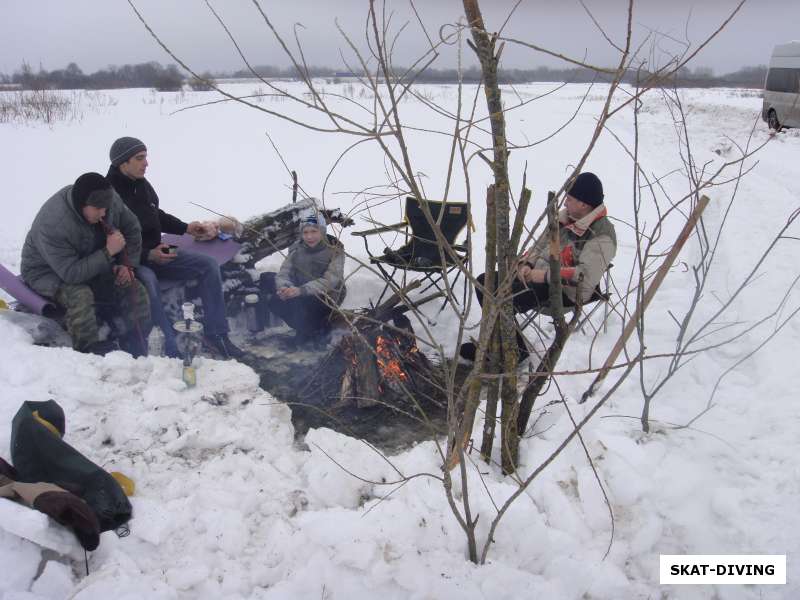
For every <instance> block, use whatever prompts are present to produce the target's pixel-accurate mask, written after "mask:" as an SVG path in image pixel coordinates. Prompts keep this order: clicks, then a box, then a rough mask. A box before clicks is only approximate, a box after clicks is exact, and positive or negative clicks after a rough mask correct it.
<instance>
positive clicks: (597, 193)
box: [567, 173, 604, 208]
mask: <svg viewBox="0 0 800 600" xmlns="http://www.w3.org/2000/svg"><path fill="white" fill-rule="evenodd" d="M567 193H568V194H569V195H570V196H572V197H573V198H575V199H576V200H580V201H581V202H583V203H585V204H588V205H589V206H591V207H592V208H597V207H598V206H600V205H601V204H602V203H603V197H604V196H603V184H602V183H601V182H600V178H599V177H597V175H595V174H594V173H581V174H580V175H578V176H577V177H576V178H575V183H573V184H572V187H571V188H570V190H569V192H567Z"/></svg>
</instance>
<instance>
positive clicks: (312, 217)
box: [300, 211, 328, 237]
mask: <svg viewBox="0 0 800 600" xmlns="http://www.w3.org/2000/svg"><path fill="white" fill-rule="evenodd" d="M327 225H328V224H327V223H326V222H325V216H324V215H323V214H322V213H321V212H317V211H314V212H313V213H309V214H308V215H306V216H304V217H303V218H302V219H301V220H300V235H302V234H303V230H304V229H305V228H306V227H316V228H317V229H319V231H320V233H321V234H322V237H325V232H326V229H327Z"/></svg>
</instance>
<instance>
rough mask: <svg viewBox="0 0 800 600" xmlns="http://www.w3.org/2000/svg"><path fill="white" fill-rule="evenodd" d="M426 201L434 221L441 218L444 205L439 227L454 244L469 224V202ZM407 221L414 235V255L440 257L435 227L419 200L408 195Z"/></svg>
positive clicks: (449, 241) (412, 241) (412, 240)
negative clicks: (442, 213) (441, 214)
mask: <svg viewBox="0 0 800 600" xmlns="http://www.w3.org/2000/svg"><path fill="white" fill-rule="evenodd" d="M425 202H426V203H427V206H428V209H429V210H430V211H431V216H432V217H433V219H434V221H438V220H439V214H440V213H441V211H442V208H443V207H444V215H443V216H442V220H441V223H440V225H439V227H440V228H441V230H442V235H443V236H444V238H445V239H446V240H447V243H449V244H454V243H455V241H456V238H457V237H458V235H459V234H460V233H461V231H462V230H463V229H464V227H465V226H466V225H467V218H468V213H467V204H466V203H465V202H446V203H442V202H434V201H432V200H425ZM406 221H407V222H408V226H409V227H410V228H411V235H412V236H413V237H412V239H411V245H412V247H413V255H414V256H425V257H428V258H436V259H438V257H439V250H438V248H437V246H436V236H435V235H434V233H433V227H431V225H430V224H429V223H428V219H426V218H425V213H423V212H422V208H421V207H420V204H419V202H418V201H417V199H416V198H414V197H413V196H408V197H406Z"/></svg>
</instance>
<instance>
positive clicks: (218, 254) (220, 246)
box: [161, 233, 242, 265]
mask: <svg viewBox="0 0 800 600" xmlns="http://www.w3.org/2000/svg"><path fill="white" fill-rule="evenodd" d="M161 241H162V242H163V243H165V244H172V245H173V246H177V247H178V248H179V249H181V250H186V251H188V252H196V253H197V254H206V255H208V256H210V257H211V258H213V259H214V260H216V261H217V263H218V264H220V265H224V264H225V263H226V262H228V261H229V260H230V259H232V258H233V257H234V256H236V254H237V253H238V252H239V250H240V249H241V247H242V245H241V244H240V243H239V242H234V241H233V240H220V239H215V240H211V241H209V242H195V241H194V238H193V237H192V236H190V235H189V234H188V233H184V234H183V235H175V234H173V233H165V234H164V235H162V236H161Z"/></svg>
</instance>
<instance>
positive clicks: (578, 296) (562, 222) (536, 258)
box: [460, 172, 617, 361]
mask: <svg viewBox="0 0 800 600" xmlns="http://www.w3.org/2000/svg"><path fill="white" fill-rule="evenodd" d="M603 199H604V194H603V184H602V182H601V181H600V178H598V177H597V175H595V174H594V173H588V172H587V173H581V174H580V175H578V176H577V177H576V178H575V181H574V182H573V184H572V187H570V189H569V191H568V192H567V194H566V198H565V199H564V208H563V209H562V210H561V211H560V212H559V215H558V220H559V242H560V246H561V269H560V273H559V275H560V277H561V282H562V294H563V301H564V307H565V308H567V307H571V306H575V305H576V304H578V303H579V302H580V303H581V304H583V303H584V302H586V301H588V300H589V298H591V296H592V294H593V293H594V290H595V288H596V287H597V284H598V283H600V279H601V278H602V277H603V273H605V272H606V269H607V268H608V265H609V263H610V262H611V261H612V259H613V258H614V255H615V254H616V253H617V235H616V232H615V230H614V225H613V224H612V223H611V221H609V219H608V217H607V212H606V206H605V204H604V203H603ZM549 243H550V238H549V235H548V231H547V230H546V229H545V231H544V232H543V233H542V235H541V236H540V237H539V239H537V240H536V243H535V244H534V245H533V248H531V249H530V250H529V251H528V252H526V253H525V254H523V255H522V257H521V258H520V260H519V262H518V263H517V277H516V279H515V280H514V282H513V284H512V287H511V293H512V295H513V297H514V309H515V311H516V312H527V311H529V310H537V309H541V308H542V307H545V306H547V304H548V303H549V301H550V286H549V284H548V281H550V262H549V253H548V246H549ZM484 277H485V274H481V275H479V276H478V277H477V280H478V283H479V284H480V287H476V289H475V293H476V295H477V296H478V302H480V303H481V304H482V303H483V292H482V291H481V288H482V287H483V282H484ZM517 344H518V346H519V355H520V361H521V360H523V359H524V358H527V356H528V351H527V348H526V347H525V344H524V341H523V340H522V337H521V336H520V335H519V334H517ZM460 353H461V356H462V357H464V358H466V359H468V360H473V359H474V357H475V345H474V344H473V343H471V342H468V343H466V344H463V345H462V346H461V351H460Z"/></svg>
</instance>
